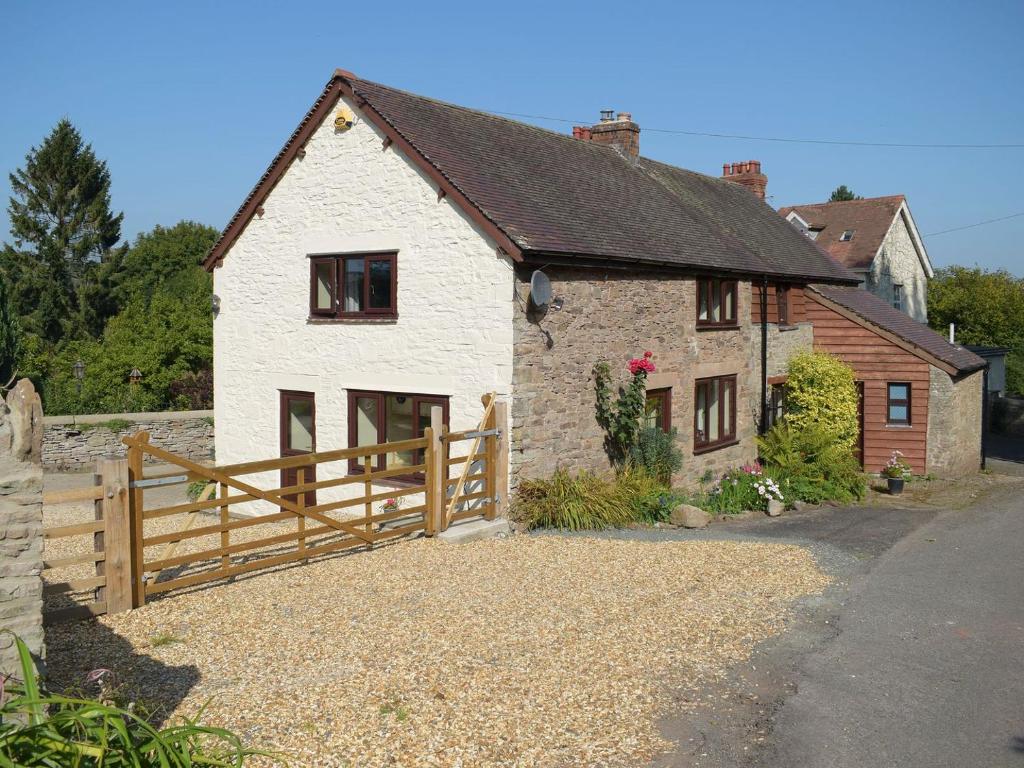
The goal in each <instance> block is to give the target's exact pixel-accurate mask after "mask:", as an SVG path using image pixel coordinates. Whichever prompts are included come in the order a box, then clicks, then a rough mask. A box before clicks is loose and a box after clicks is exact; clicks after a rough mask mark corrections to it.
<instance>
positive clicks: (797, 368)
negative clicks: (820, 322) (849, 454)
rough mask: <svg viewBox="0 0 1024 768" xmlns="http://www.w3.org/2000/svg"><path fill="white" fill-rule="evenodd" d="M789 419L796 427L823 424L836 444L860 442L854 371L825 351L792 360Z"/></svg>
mask: <svg viewBox="0 0 1024 768" xmlns="http://www.w3.org/2000/svg"><path fill="white" fill-rule="evenodd" d="M786 420H787V421H788V422H789V423H790V424H792V425H793V426H794V427H797V428H803V427H809V426H811V425H815V424H817V425H820V426H821V427H822V428H823V429H824V430H825V431H826V432H828V433H829V435H830V439H831V441H832V442H834V443H839V444H842V445H844V446H845V447H846V448H850V449H852V448H853V446H854V444H855V443H856V442H857V435H858V433H859V429H860V421H859V417H858V415H857V385H856V382H855V380H854V373H853V369H852V368H851V367H850V366H848V365H847V364H846V363H844V362H843V361H842V360H840V359H839V358H838V357H835V356H833V355H830V354H827V353H825V352H801V353H800V354H798V355H794V356H793V358H792V359H791V360H790V361H789V367H788V378H787V379H786Z"/></svg>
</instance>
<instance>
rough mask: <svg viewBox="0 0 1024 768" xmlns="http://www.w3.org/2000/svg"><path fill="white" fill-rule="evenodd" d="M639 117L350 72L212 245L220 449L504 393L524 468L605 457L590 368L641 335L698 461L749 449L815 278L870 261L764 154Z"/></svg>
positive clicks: (259, 453)
mask: <svg viewBox="0 0 1024 768" xmlns="http://www.w3.org/2000/svg"><path fill="white" fill-rule="evenodd" d="M639 137H640V128H639V126H638V125H637V124H636V123H635V122H634V121H633V120H632V118H631V116H630V115H628V114H625V113H619V114H618V115H614V114H613V113H611V112H606V113H604V114H602V118H601V120H600V121H599V122H598V123H596V124H595V125H593V126H590V127H577V128H576V129H574V131H573V135H572V136H568V135H561V134H558V133H554V132H551V131H548V130H544V129H541V128H536V127H534V126H530V125H525V124H522V123H518V122H515V121H511V120H507V119H503V118H500V117H495V116H493V115H488V114H485V113H481V112H476V111H473V110H469V109H465V108H462V107H458V106H454V105H451V104H447V103H443V102H440V101H436V100H433V99H429V98H426V97H423V96H418V95H414V94H410V93H406V92H404V91H400V90H396V89H394V88H391V87H388V86H384V85H381V84H378V83H374V82H370V81H367V80H363V79H360V78H358V77H356V76H355V75H353V74H351V73H349V72H345V71H341V70H339V71H337V72H336V73H335V75H334V76H333V77H332V78H331V80H330V81H329V83H328V84H327V86H326V88H325V89H324V90H323V92H322V93H321V94H320V95H319V97H318V98H317V99H316V101H315V103H314V104H313V107H312V108H311V109H310V111H309V112H308V113H307V114H306V115H305V117H304V118H303V119H302V121H301V122H300V123H299V126H298V128H297V129H296V130H295V132H294V133H293V134H292V135H291V137H290V138H289V139H288V141H287V142H286V144H285V146H284V148H283V149H282V150H281V152H280V153H279V154H278V156H277V157H276V158H275V159H274V160H273V162H272V163H271V165H270V167H269V168H268V169H267V170H266V172H265V173H264V174H263V176H262V178H261V179H260V180H259V182H258V183H257V185H256V187H255V188H254V189H253V191H252V192H251V193H250V195H249V196H248V197H247V198H246V200H245V201H244V202H243V204H242V206H241V207H240V208H239V210H238V212H237V213H236V214H235V216H234V218H233V219H232V220H231V222H230V223H229V224H228V226H227V228H226V229H225V231H224V233H223V235H222V237H221V239H220V240H219V242H218V243H217V244H216V245H215V247H214V248H213V250H212V251H211V253H210V255H209V257H208V259H207V261H206V266H207V268H208V269H210V270H211V271H213V274H214V293H215V305H216V307H217V309H216V313H215V321H214V371H215V390H214V391H215V398H214V400H215V415H216V452H217V457H218V460H219V461H221V462H228V463H233V462H240V461H246V460H252V459H261V458H266V457H267V456H268V453H270V452H271V451H272V450H276V449H279V450H280V452H281V453H282V454H288V453H294V452H301V451H309V450H329V449H332V448H341V447H346V446H358V445H366V444H370V443H376V442H383V441H393V440H401V439H406V438H410V437H416V436H419V435H421V434H422V430H423V428H424V425H425V424H427V423H429V420H428V414H429V412H430V409H431V408H432V407H435V406H439V407H441V408H442V412H443V416H444V419H445V421H446V423H447V424H448V425H450V427H451V428H452V429H456V430H458V429H467V428H471V427H472V426H474V425H475V424H476V422H477V420H478V419H479V416H480V396H481V394H482V393H484V392H489V391H494V392H496V393H497V394H498V396H499V397H500V398H501V399H503V400H505V401H506V402H508V403H510V411H511V421H512V450H511V458H510V461H511V467H510V473H511V476H512V478H513V482H515V480H516V479H518V478H520V477H527V476H538V475H547V474H550V472H551V471H552V470H553V469H554V468H555V467H556V466H558V465H559V464H561V465H564V466H568V467H572V468H581V467H591V468H600V467H607V458H606V457H605V455H604V451H603V447H602V433H601V431H600V429H599V427H598V425H597V422H596V418H595V409H594V387H593V379H592V376H591V372H592V369H593V366H594V364H595V363H596V362H598V361H599V360H602V359H604V360H608V361H609V362H610V363H611V364H612V366H613V368H616V369H617V370H621V371H623V372H624V370H625V365H626V361H627V360H628V359H629V358H631V357H634V356H636V355H638V354H640V353H641V352H642V351H644V350H649V351H651V352H652V353H653V355H654V358H653V359H654V361H655V364H656V365H657V372H656V373H655V374H653V375H652V376H651V377H650V378H649V381H648V388H649V389H648V401H649V404H650V409H651V414H652V415H651V418H652V419H655V420H656V421H657V423H660V424H661V425H662V426H663V427H665V428H666V429H667V428H671V427H675V428H677V429H678V432H679V440H680V445H681V447H682V448H683V450H684V453H685V455H686V463H685V469H684V472H685V474H686V478H681V479H684V480H685V479H695V478H696V477H699V476H700V475H701V474H703V473H704V472H705V471H707V470H712V471H715V472H717V471H720V470H722V469H725V468H726V467H729V466H733V465H736V464H739V463H742V462H745V461H749V460H751V459H753V458H754V456H755V454H756V441H755V436H756V434H757V432H758V430H759V428H760V427H762V426H763V425H764V424H765V423H766V422H767V421H768V420H769V416H770V414H769V408H768V404H769V403H770V397H771V389H770V385H769V381H770V380H771V379H773V378H778V377H779V376H782V375H784V372H785V369H786V364H787V361H788V359H789V357H790V356H791V355H792V354H793V352H794V351H796V350H799V349H805V348H810V347H811V346H812V345H813V344H814V341H815V340H814V334H813V326H812V317H811V315H810V314H809V313H808V312H807V305H808V301H807V300H806V297H805V287H806V286H807V285H809V284H812V283H813V284H817V285H824V286H837V287H841V286H847V287H853V286H856V285H857V283H858V282H859V280H860V278H859V277H858V276H857V275H856V274H854V273H852V272H851V271H849V270H848V269H846V268H845V267H843V266H842V265H840V264H839V263H837V262H836V261H835V260H833V259H832V258H830V257H829V255H828V254H827V253H826V252H825V251H824V250H822V249H821V248H820V247H819V246H818V245H817V244H815V243H814V242H812V241H811V240H810V239H808V238H806V237H804V236H803V235H801V234H800V232H799V231H798V230H797V229H795V228H794V227H792V226H791V225H790V224H788V223H787V222H786V221H785V220H784V219H782V218H780V217H779V216H778V214H777V213H776V212H775V211H774V210H772V209H771V208H770V207H769V206H768V205H767V204H766V203H765V202H764V199H763V195H764V185H765V179H764V176H763V174H762V173H761V169H760V166H759V165H758V164H757V163H753V162H751V163H743V164H737V165H736V166H735V172H731V173H729V174H728V175H727V177H726V178H724V179H719V178H713V177H709V176H705V175H702V174H699V173H694V172H692V171H687V170H683V169H681V168H677V167H673V166H670V165H666V164H664V163H660V162H657V161H655V160H651V159H648V158H645V157H643V156H642V155H640V153H639ZM733 168H734V166H730V171H732V169H733ZM537 273H541V274H542V275H544V276H546V278H547V280H546V281H542V282H549V283H550V287H551V296H550V297H539V296H535V295H531V281H532V280H534V279H535V277H534V276H535V275H536V274H537ZM414 458H415V457H413V456H406V455H402V454H397V455H392V456H389V457H388V459H387V462H388V465H389V468H398V467H401V466H403V464H406V465H411V464H412V463H414ZM336 471H342V472H344V471H348V472H360V471H361V468H360V467H358V466H355V465H353V466H350V467H347V468H344V469H340V470H336ZM273 480H274V478H270V477H268V478H267V482H268V483H271V482H273Z"/></svg>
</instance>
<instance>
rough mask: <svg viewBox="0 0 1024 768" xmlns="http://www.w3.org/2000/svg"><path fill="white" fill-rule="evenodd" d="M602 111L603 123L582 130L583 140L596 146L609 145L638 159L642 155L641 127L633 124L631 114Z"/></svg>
mask: <svg viewBox="0 0 1024 768" xmlns="http://www.w3.org/2000/svg"><path fill="white" fill-rule="evenodd" d="M615 114H616V113H615V111H614V110H611V109H602V110H601V121H600V122H599V123H595V124H594V125H592V126H591V127H590V128H581V131H582V136H581V138H584V139H589V140H590V141H592V142H594V143H595V144H607V145H610V146H613V147H615V148H616V149H618V150H619V152H621V153H622V154H623V155H625V156H626V157H637V156H638V155H639V154H640V127H639V126H638V125H637V124H636V123H634V122H633V115H632V114H631V113H629V112H619V113H618V117H617V118H615V117H614V115H615Z"/></svg>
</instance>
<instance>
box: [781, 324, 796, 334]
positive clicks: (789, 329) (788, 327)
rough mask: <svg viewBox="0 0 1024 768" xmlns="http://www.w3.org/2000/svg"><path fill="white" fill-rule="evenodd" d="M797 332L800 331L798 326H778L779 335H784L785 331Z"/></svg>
mask: <svg viewBox="0 0 1024 768" xmlns="http://www.w3.org/2000/svg"><path fill="white" fill-rule="evenodd" d="M799 330H800V326H799V325H780V326H779V333H785V332H786V331H799Z"/></svg>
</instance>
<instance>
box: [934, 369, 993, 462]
mask: <svg viewBox="0 0 1024 768" xmlns="http://www.w3.org/2000/svg"><path fill="white" fill-rule="evenodd" d="M930 371H931V376H930V383H929V387H928V461H927V468H928V472H930V473H933V474H936V475H941V476H945V477H957V476H959V475H966V474H969V473H971V472H977V471H978V469H979V468H980V466H981V426H982V425H981V420H982V404H981V389H982V382H983V380H984V372H983V371H977V372H976V373H972V374H970V375H968V376H965V377H964V378H962V379H960V380H958V381H954V380H953V379H951V378H950V377H949V375H948V374H947V373H945V372H944V371H941V370H939V369H938V368H936V367H935V366H930Z"/></svg>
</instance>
